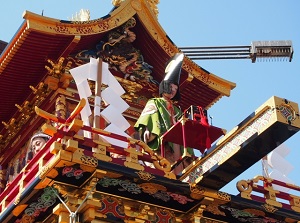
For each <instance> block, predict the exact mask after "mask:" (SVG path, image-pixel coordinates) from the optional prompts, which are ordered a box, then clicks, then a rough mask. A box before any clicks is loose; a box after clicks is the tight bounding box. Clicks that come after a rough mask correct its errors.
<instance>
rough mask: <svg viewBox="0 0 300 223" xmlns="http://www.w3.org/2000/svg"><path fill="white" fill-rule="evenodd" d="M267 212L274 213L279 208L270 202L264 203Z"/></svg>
mask: <svg viewBox="0 0 300 223" xmlns="http://www.w3.org/2000/svg"><path fill="white" fill-rule="evenodd" d="M262 207H263V208H264V209H265V210H266V211H267V212H270V213H274V212H276V211H277V210H278V209H277V208H275V207H273V206H272V205H269V204H264V205H263V206H262Z"/></svg>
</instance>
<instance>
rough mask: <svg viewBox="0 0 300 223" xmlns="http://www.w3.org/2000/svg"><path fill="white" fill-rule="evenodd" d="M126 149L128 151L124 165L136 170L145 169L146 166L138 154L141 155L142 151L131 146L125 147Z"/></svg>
mask: <svg viewBox="0 0 300 223" xmlns="http://www.w3.org/2000/svg"><path fill="white" fill-rule="evenodd" d="M124 151H126V152H128V153H127V154H126V161H125V162H124V165H125V166H127V167H130V168H133V169H136V170H144V169H145V168H144V167H143V166H142V165H141V164H140V163H139V158H138V156H141V155H142V153H141V152H139V151H137V150H136V148H133V147H129V148H126V149H124Z"/></svg>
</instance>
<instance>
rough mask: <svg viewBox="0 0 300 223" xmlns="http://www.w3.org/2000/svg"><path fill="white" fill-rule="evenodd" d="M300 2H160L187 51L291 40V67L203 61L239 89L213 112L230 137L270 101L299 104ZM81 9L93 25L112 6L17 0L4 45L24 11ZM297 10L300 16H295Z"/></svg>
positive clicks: (298, 150) (299, 149) (6, 9)
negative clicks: (292, 48) (240, 124)
mask: <svg viewBox="0 0 300 223" xmlns="http://www.w3.org/2000/svg"><path fill="white" fill-rule="evenodd" d="M299 8H300V1H298V0H272V1H270V0H252V1H241V0H226V1H224V0H211V1H204V0H185V1H182V0H172V1H170V0H160V3H159V4H158V9H159V17H158V20H159V22H160V23H161V26H162V27H163V28H164V30H165V31H166V33H167V34H168V35H169V37H170V38H171V39H172V41H173V42H174V43H175V44H176V45H177V46H179V47H184V46H232V45H250V44H251V41H257V40H292V41H293V47H294V57H293V60H292V62H282V61H279V62H274V61H271V62H257V63H251V61H250V60H205V61H204V60H202V61H196V62H197V63H198V64H199V65H200V66H201V67H203V68H204V69H206V70H208V71H210V72H211V73H214V74H215V75H217V76H220V77H222V78H224V79H226V80H229V81H231V82H234V83H236V88H235V89H234V90H233V91H232V92H231V95H230V97H224V98H222V99H221V100H220V101H219V102H218V103H216V104H215V105H214V106H213V107H212V108H211V109H209V111H208V112H209V114H210V115H211V116H213V124H214V125H216V126H218V127H222V128H224V129H227V130H228V131H230V130H231V129H232V128H233V127H234V126H235V125H237V124H239V123H240V122H241V121H242V120H243V119H244V118H246V117H247V116H248V115H249V114H251V113H252V112H253V111H255V110H256V109H257V108H258V107H259V106H260V105H261V104H263V103H264V102H265V101H266V100H268V99H269V98H270V97H271V96H273V95H275V96H278V97H282V98H286V99H288V100H290V101H294V102H297V103H298V104H299V103H300V94H299V83H300V77H299V68H300V62H299V52H300V26H299V21H300V14H299ZM80 9H89V10H90V12H91V19H96V18H99V17H102V16H104V15H106V14H107V13H108V12H109V11H110V10H111V9H112V4H111V0H98V1H95V0H85V1H80V0H63V1H57V0H51V1H50V0H44V1H41V0H29V1H24V0H15V1H8V2H6V3H5V4H2V10H1V14H0V27H1V30H2V31H1V34H0V39H1V40H4V41H6V42H8V41H10V39H11V38H12V37H13V35H14V34H15V32H16V31H17V29H18V28H19V26H20V25H21V23H22V21H23V18H22V13H23V12H24V11H25V10H28V11H31V12H34V13H37V14H41V13H42V12H43V14H44V16H47V17H52V18H56V19H64V20H67V19H69V18H71V16H72V15H74V14H75V13H76V12H78V11H79V10H80ZM296 10H297V11H296ZM299 142H300V133H297V134H296V135H294V136H293V137H292V138H290V139H289V140H287V141H286V142H285V143H284V144H285V145H286V146H287V147H288V148H290V153H289V155H288V156H287V157H286V159H287V160H288V161H289V162H290V163H291V164H292V165H293V166H294V170H293V171H292V172H291V173H290V174H289V175H288V177H289V178H290V179H291V180H292V181H294V183H295V184H297V185H299V186H300V178H299V175H298V173H297V172H298V171H299V170H300V162H299V161H298V159H299V157H300V145H299ZM261 174H262V169H261V163H260V162H258V163H257V164H255V165H254V166H253V167H251V168H250V169H249V170H247V171H246V172H245V173H243V174H241V175H240V176H238V177H237V178H236V179H235V180H234V182H233V183H230V184H229V185H227V186H226V187H224V188H223V189H222V190H223V191H225V192H229V193H231V194H237V193H238V192H237V190H236V187H235V183H236V182H237V181H238V180H240V179H246V180H247V179H251V178H253V177H254V176H256V175H261Z"/></svg>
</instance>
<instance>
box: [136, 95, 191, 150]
mask: <svg viewBox="0 0 300 223" xmlns="http://www.w3.org/2000/svg"><path fill="white" fill-rule="evenodd" d="M173 109H174V119H175V121H178V120H179V119H180V118H181V116H182V112H181V110H180V109H179V108H178V107H176V106H175V105H173ZM170 116H171V114H170V112H169V110H168V109H167V102H166V100H165V99H163V98H153V99H150V100H149V101H148V102H147V104H146V106H145V108H144V110H143V111H142V114H141V116H140V117H139V119H138V120H137V122H136V123H135V125H134V127H135V129H136V130H137V131H139V132H140V135H141V136H143V135H144V131H145V127H147V128H148V130H149V131H150V132H151V133H152V134H155V135H156V136H157V137H155V139H154V140H152V141H151V142H148V146H149V147H150V148H151V149H153V150H158V149H160V145H161V140H160V136H161V135H163V134H164V133H165V132H166V131H167V130H168V129H170V128H171V126H172V125H173V123H172V122H171V118H170ZM170 146H171V147H172V143H170ZM188 152H189V153H190V154H192V155H193V154H194V153H193V150H192V149H191V148H188Z"/></svg>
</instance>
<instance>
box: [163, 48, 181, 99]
mask: <svg viewBox="0 0 300 223" xmlns="http://www.w3.org/2000/svg"><path fill="white" fill-rule="evenodd" d="M183 58H184V55H183V53H176V54H175V55H174V56H173V57H172V58H171V59H170V60H169V61H168V63H167V66H166V68H165V78H164V79H163V80H162V81H161V82H160V84H159V96H162V94H163V93H167V94H170V93H171V86H170V84H175V85H177V86H178V90H177V93H176V95H175V96H174V97H173V98H172V100H173V101H179V100H180V92H179V81H180V74H181V67H182V63H183Z"/></svg>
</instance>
